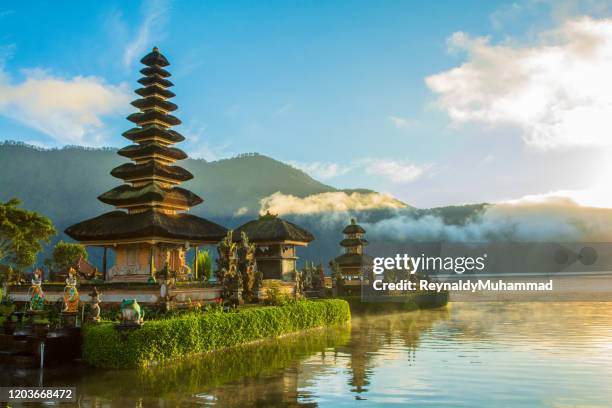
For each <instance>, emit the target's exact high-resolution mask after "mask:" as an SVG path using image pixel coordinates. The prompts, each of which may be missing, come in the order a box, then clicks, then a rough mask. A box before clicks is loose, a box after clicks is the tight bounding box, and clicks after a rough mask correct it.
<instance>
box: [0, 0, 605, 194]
mask: <svg viewBox="0 0 612 408" xmlns="http://www.w3.org/2000/svg"><path fill="white" fill-rule="evenodd" d="M608 15H609V13H608V4H607V3H606V2H596V1H592V2H591V1H590V2H580V3H577V2H569V1H565V2H547V1H537V0H533V1H522V2H499V1H461V2H459V1H447V2H443V1H439V2H416V1H414V2H413V1H376V2H373V1H328V2H312V1H304V2H288V1H284V2H281V1H279V2H274V1H270V2H246V1H217V2H213V1H206V2H201V1H174V2H170V1H154V2H142V3H138V2H135V1H134V2H126V1H115V2H113V1H107V2H70V1H65V2H37V3H36V4H33V3H28V2H4V3H3V4H2V6H1V8H0V57H1V58H2V61H1V63H2V71H0V130H1V133H0V140H1V139H9V140H20V141H25V142H28V143H35V144H39V145H41V146H48V147H55V146H62V145H65V144H84V145H93V146H100V145H103V146H108V145H110V146H124V145H126V144H127V141H126V140H125V139H123V138H122V137H121V136H120V135H121V132H123V131H124V130H126V129H128V128H129V127H130V125H129V122H127V121H126V120H125V116H127V115H128V114H129V113H131V112H132V111H133V108H132V107H131V106H130V105H129V103H128V102H129V101H130V100H131V99H135V98H136V96H135V95H134V94H133V92H132V91H133V89H135V88H136V87H137V83H136V80H137V79H138V78H139V74H138V72H137V71H138V69H140V67H139V63H138V60H139V59H140V57H141V56H142V55H144V54H145V53H146V52H147V51H148V50H149V49H150V48H151V47H152V46H154V45H157V46H159V47H160V49H161V51H162V52H163V53H164V54H165V55H166V56H167V57H168V59H169V60H170V62H171V64H172V65H171V67H170V70H171V72H172V73H173V78H172V80H173V82H174V83H175V84H176V87H175V88H174V91H175V92H176V93H177V98H175V102H176V103H177V104H178V105H179V111H178V112H177V116H179V117H180V118H181V119H182V120H183V125H181V127H180V128H178V129H177V130H179V131H180V132H182V133H183V134H184V135H185V136H186V137H187V138H188V141H187V142H185V143H183V145H182V146H180V147H182V148H183V149H184V150H186V151H187V152H188V153H190V155H191V156H194V157H202V158H206V159H208V160H214V159H219V158H224V157H229V156H233V155H235V154H238V153H243V152H253V151H255V152H259V153H262V154H266V155H269V156H271V157H273V158H276V159H279V160H282V161H285V162H289V163H292V164H293V165H295V166H298V167H301V168H303V169H305V170H306V171H307V172H309V173H310V174H312V175H313V176H314V177H315V178H318V179H320V180H321V181H323V182H326V183H328V184H331V185H334V186H338V187H366V188H372V189H375V190H378V191H382V192H388V193H391V194H393V195H395V196H397V197H399V198H401V199H403V200H405V201H406V202H409V203H411V204H415V205H419V206H431V205H442V204H454V203H465V202H479V201H484V200H487V201H496V200H510V199H515V200H516V199H522V198H524V197H525V196H531V197H534V196H535V197H549V196H554V195H564V194H565V196H568V197H572V198H573V199H576V200H578V201H580V200H581V199H583V201H584V202H585V203H586V204H596V205H602V202H603V205H605V206H607V204H608V201H606V197H612V194H610V195H606V194H608V193H610V191H609V190H606V191H603V192H602V191H601V188H600V187H601V186H600V185H599V184H597V183H596V182H591V181H588V180H591V179H592V177H591V176H592V175H593V174H600V173H602V172H605V171H607V170H606V169H609V166H608V167H606V165H605V163H606V162H607V160H608V158H609V144H608V143H607V142H606V141H603V142H602V140H603V139H602V138H597V137H594V140H587V141H586V142H585V141H580V140H579V141H575V140H574V139H572V137H568V136H567V134H566V133H568V132H570V131H569V130H568V131H565V130H563V129H564V128H563V129H561V127H559V126H556V125H552V124H551V125H550V126H548V127H546V128H544V129H542V127H541V126H539V121H544V122H546V123H549V122H550V123H553V124H558V123H559V118H558V115H559V113H558V109H553V108H551V107H550V106H551V103H549V102H550V101H548V100H545V101H542V103H541V104H540V105H538V106H535V107H528V108H526V109H529V110H531V111H533V112H537V113H538V114H537V115H528V114H527V113H529V112H527V113H525V112H518V110H517V109H515V107H516V106H519V107H520V106H526V104H525V103H524V100H532V99H533V97H534V96H533V95H542V94H543V92H544V91H541V90H539V89H535V90H534V89H533V88H534V86H533V83H536V82H537V83H542V81H534V78H535V79H536V80H537V79H538V78H540V77H538V76H533V77H529V78H528V79H530V80H531V82H530V83H531V84H532V85H530V86H531V88H529V90H527V87H524V88H525V89H524V95H522V96H521V98H523V99H518V98H515V99H511V98H510V97H509V95H511V94H514V92H513V89H518V87H522V86H523V85H522V84H524V83H525V81H523V80H522V79H523V77H524V76H525V75H527V74H525V72H524V71H522V70H523V69H524V66H525V65H527V64H532V63H534V61H536V62H535V63H536V64H540V65H538V68H537V69H539V70H540V71H541V72H539V75H541V77H544V78H546V77H547V75H546V73H547V72H548V71H546V70H547V69H548V70H551V72H552V71H554V72H556V71H558V70H562V69H563V63H562V62H561V61H559V59H558V58H557V59H551V60H550V61H551V62H549V60H543V59H542V58H539V57H538V58H536V57H534V55H535V54H534V53H532V52H531V51H530V50H535V51H534V52H535V53H536V54H537V55H538V56H546V55H550V54H551V52H550V51H551V50H554V49H556V48H555V47H557V48H560V49H561V51H562V55H563V56H565V57H567V56H568V55H569V56H570V57H571V58H574V57H575V58H578V59H581V58H582V54H580V53H575V54H572V52H573V51H572V50H574V49H575V48H576V44H575V41H574V40H573V38H574V37H576V38H578V37H579V36H574V35H573V34H572V33H574V31H572V28H571V27H572V26H571V25H569V26H568V24H570V23H571V22H572V21H582V20H580V19H582V18H585V16H587V17H588V18H589V19H590V20H589V22H588V24H587V23H584V24H583V25H582V26H580V27H579V28H578V29H576V30H578V31H580V30H582V31H580V32H587V31H588V32H591V31H589V30H592V32H593V33H595V34H594V35H598V36H601V38H602V41H607V39H608V32H607V31H606V30H605V28H607V25H609V24H610V22H609V21H608V20H607V17H608ZM568 22H569V23H568ZM598 23H600V24H599V25H598ZM602 27H603V28H602ZM600 28H601V29H600ZM559 32H563V33H569V36H565V37H563V36H559V34H558V33H559ZM551 37H555V38H553V39H550V38H551ZM561 37H562V38H561ZM580 38H581V37H580ZM589 38H590V37H589ZM573 41H574V42H573ZM585 41H586V40H585ZM611 41H612V39H611ZM578 45H580V44H578ZM538 53H539V54H538ZM509 54H512V55H514V54H516V58H514V57H510V59H509V60H510V61H513V60H517V61H524V62H525V64H517V66H516V67H513V66H508V69H506V68H505V65H504V63H503V61H502V62H500V60H503V59H504V58H507V57H508V55H509ZM610 55H611V56H612V54H610ZM605 56H608V54H605ZM602 61H603V62H602ZM605 61H607V59H605V58H603V57H599V58H594V57H592V56H586V57H584V64H583V65H584V66H585V67H586V68H585V67H582V68H581V69H582V71H578V72H576V73H575V75H577V76H578V77H582V76H584V73H585V72H590V71H589V70H590V69H591V68H592V67H595V68H596V69H601V68H602V67H603V65H602V64H603V63H604V62H605ZM466 64H467V65H466ZM551 64H559V65H558V67H556V68H555V67H554V66H552V67H551ZM506 65H508V64H506ZM509 65H512V64H509ZM589 67H590V68H589ZM453 69H455V70H456V69H459V72H457V73H455V74H453ZM513 70H514V71H513ZM610 72H612V71H610ZM513 73H515V74H516V75H513ZM471 74H474V75H477V76H478V77H479V78H485V79H486V78H489V79H490V80H489V81H486V80H483V81H480V82H479V83H478V84H474V83H472V82H470V75H471ZM436 75H438V76H436ZM611 76H612V75H611ZM505 77H507V78H505ZM519 77H520V78H519ZM428 78H429V79H428ZM495 78H499V80H500V81H502V82H503V81H506V80H509V81H513V80H516V81H517V82H516V85H515V88H509V89H510V90H503V91H500V90H499V89H498V88H499V87H500V84H499V83H497V82H496V81H495ZM508 78H509V79H508ZM517 78H519V79H520V80H518V79H517ZM570 79H571V78H570ZM548 86H549V88H547V90H546V91H545V92H544V93H546V94H547V95H549V99H552V97H551V96H550V95H558V94H559V93H563V92H567V91H568V89H565V88H563V89H561V90H559V89H557V87H558V86H559V85H556V84H550V85H548ZM583 88H584V87H583ZM593 88H594V89H595V88H597V86H594V87H593ZM462 89H463V90H464V93H461V91H460V90H462ZM521 89H523V88H521ZM532 91H533V92H535V93H530V92H532ZM597 92H599V91H597V90H594V91H593V93H594V95H591V94H588V95H586V96H584V97H583V98H582V99H581V100H579V101H575V100H571V99H570V100H568V101H567V103H566V104H564V106H569V105H571V106H574V105H576V104H581V103H582V101H584V100H589V101H590V100H592V99H593V100H596V103H595V104H594V105H593V104H587V105H588V106H587V108H588V109H591V111H595V110H597V109H599V110H602V109H604V108H606V107H607V106H608V105H607V104H608V102H610V101H608V100H607V99H606V98H605V97H601V95H599V94H598V93H597ZM3 94H4V96H2V95H3ZM473 95H483V96H482V97H478V98H475V97H474V96H473ZM585 98H586V99H585ZM476 105H478V106H476ZM487 105H488V106H487ZM510 105H511V107H509V108H508V106H510ZM475 106H476V107H475ZM610 106H611V107H612V104H611V105H610ZM493 107H495V108H493ZM574 112H576V110H574V109H572V110H571V111H568V112H565V113H564V112H562V113H561V114H563V115H566V116H564V117H568V118H569V117H573V116H571V115H572V114H573V113H574ZM549 114H550V115H553V116H554V115H557V116H555V118H554V119H551V120H550V121H549V120H548V119H547V118H548V116H547V115H549ZM583 120H585V121H587V122H588V123H593V120H592V118H591V117H590V116H588V115H587V116H586V117H584V118H583ZM567 126H568V127H570V126H572V127H571V129H575V128H576V126H577V125H576V124H575V123H574V121H572V123H569V124H568V125H567ZM577 127H578V128H580V126H577ZM581 140H582V139H581ZM594 185H596V186H595V187H593V186H594ZM595 189H599V190H598V192H597V193H595V192H594V190H595ZM585 197H586V198H585ZM602 197H603V199H602ZM611 200H612V198H611ZM611 205H612V203H611Z"/></svg>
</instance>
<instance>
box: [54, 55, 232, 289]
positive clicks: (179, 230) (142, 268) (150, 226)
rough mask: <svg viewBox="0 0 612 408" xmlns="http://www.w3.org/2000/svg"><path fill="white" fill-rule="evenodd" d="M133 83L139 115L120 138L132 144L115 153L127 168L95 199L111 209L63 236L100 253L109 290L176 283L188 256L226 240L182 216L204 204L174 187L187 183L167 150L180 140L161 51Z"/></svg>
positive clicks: (216, 228)
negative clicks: (110, 259)
mask: <svg viewBox="0 0 612 408" xmlns="http://www.w3.org/2000/svg"><path fill="white" fill-rule="evenodd" d="M141 63H142V64H143V65H144V66H145V67H144V68H143V69H141V70H140V72H141V73H142V74H143V77H142V78H140V79H139V80H138V82H139V83H140V84H141V85H142V87H141V88H139V89H137V90H136V91H135V92H136V94H138V95H139V96H140V98H139V99H136V100H135V101H133V102H132V105H133V106H134V107H136V108H138V109H139V112H137V113H133V114H131V115H129V116H128V117H127V119H128V120H129V121H131V122H133V123H134V124H135V127H133V128H132V129H130V130H128V131H126V132H125V133H123V136H124V137H126V138H127V139H129V140H130V141H132V142H133V144H131V145H129V146H126V147H124V148H123V149H121V150H119V151H118V154H119V155H121V156H123V157H126V158H128V159H130V160H131V162H129V163H125V164H122V165H120V166H119V167H116V168H114V169H113V170H112V171H111V175H113V176H114V177H116V178H118V179H121V180H123V181H124V184H122V185H120V186H118V187H115V188H113V189H112V190H110V191H107V192H106V193H103V194H102V195H100V196H99V197H98V199H99V200H100V201H102V202H103V203H106V204H110V205H113V206H115V207H116V208H117V209H116V210H115V211H111V212H108V213H105V214H102V215H100V216H98V217H95V218H92V219H89V220H85V221H82V222H80V223H78V224H75V225H72V226H70V227H68V228H67V229H66V231H65V232H66V234H68V235H69V236H70V237H72V238H74V239H75V240H77V241H79V242H81V243H82V244H84V245H87V246H97V247H102V248H104V258H103V271H102V272H103V274H104V277H105V279H106V280H107V281H111V282H151V281H155V280H156V273H157V271H160V270H163V271H164V273H166V272H172V275H173V276H175V277H176V279H177V280H186V279H188V278H189V277H190V276H191V271H190V268H189V266H188V265H187V264H186V262H185V253H186V251H187V250H189V249H190V248H196V251H197V247H198V246H200V245H210V244H216V243H218V242H219V241H220V240H221V239H223V237H224V236H225V235H226V232H227V231H226V229H225V228H224V227H222V226H221V225H218V224H215V223H214V222H212V221H209V220H206V219H204V218H200V217H197V216H195V215H191V214H188V213H187V212H186V211H188V210H189V209H190V208H191V207H193V206H195V205H198V204H200V203H201V202H202V199H201V198H200V197H198V196H197V195H196V194H194V193H192V192H191V191H189V190H186V189H184V188H181V187H179V185H180V184H181V183H182V182H184V181H187V180H190V179H192V178H193V175H192V174H191V173H190V172H189V171H187V170H185V169H184V168H182V167H180V166H177V165H175V163H176V162H177V161H179V160H183V159H185V158H187V155H186V154H185V153H184V152H183V151H182V150H180V149H177V148H175V147H173V146H172V145H174V144H175V143H178V142H181V141H183V140H184V139H185V138H184V137H183V136H182V135H180V134H179V133H178V132H176V131H174V130H172V129H171V127H172V126H176V125H179V124H180V123H181V121H180V120H179V119H178V118H177V117H175V116H173V115H172V114H171V113H172V112H174V111H175V110H176V109H177V105H176V104H174V103H172V102H171V101H170V99H171V98H173V97H174V96H175V94H174V93H173V92H172V91H170V90H169V89H168V88H170V87H172V86H173V83H172V82H170V80H169V79H168V78H169V77H170V72H168V71H167V70H166V69H165V67H167V66H168V65H170V64H169V62H168V60H167V59H166V57H165V56H163V55H162V54H161V53H160V52H159V49H158V48H157V47H156V48H153V51H152V52H150V53H149V54H147V55H146V56H145V57H144V58H143V59H142V60H141ZM108 249H111V250H112V251H114V255H115V257H114V261H115V262H114V265H113V266H112V267H110V268H107V250H108Z"/></svg>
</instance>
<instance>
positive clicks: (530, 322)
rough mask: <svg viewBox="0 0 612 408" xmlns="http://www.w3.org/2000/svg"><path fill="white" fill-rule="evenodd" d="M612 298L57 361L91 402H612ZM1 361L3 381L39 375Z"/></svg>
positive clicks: (470, 308) (467, 306) (57, 380)
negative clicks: (83, 364)
mask: <svg viewBox="0 0 612 408" xmlns="http://www.w3.org/2000/svg"><path fill="white" fill-rule="evenodd" d="M611 316H612V303H516V304H511V303H505V304H504V303H495V304H493V303H492V304H485V303H453V304H451V305H450V306H449V307H448V309H442V310H430V311H420V312H413V313H404V314H396V315H392V316H369V317H361V318H360V317H357V318H354V319H353V322H352V326H351V328H350V329H349V328H348V327H339V328H328V329H320V330H313V331H309V332H306V333H303V334H299V335H292V336H285V337H282V338H279V339H274V340H268V341H263V342H259V343H256V344H253V345H250V346H247V347H243V348H234V349H228V350H223V351H222V352H219V353H211V354H208V355H204V356H201V357H197V358H190V359H186V360H184V361H182V362H175V363H172V364H170V365H168V366H161V367H155V368H152V369H150V370H147V371H144V372H139V371H135V370H124V371H104V370H90V369H83V368H80V369H76V370H73V369H69V370H66V369H62V370H55V371H54V370H48V371H47V372H46V373H45V377H44V378H45V382H44V385H47V386H66V385H67V384H70V385H74V386H76V387H77V392H78V394H79V395H80V396H81V406H83V407H91V406H104V407H113V408H114V407H122V408H123V407H139V406H145V407H146V406H158V407H159V406H168V407H169V406H173V407H174V406H186V407H189V406H211V405H213V406H220V407H240V408H244V407H250V406H260V407H286V406H289V407H297V406H307V407H316V406H319V407H338V406H346V407H354V406H364V407H365V406H368V407H370V406H398V407H399V406H401V407H403V406H418V407H423V406H429V407H492V406H494V407H575V406H580V407H585V406H589V407H608V406H610V403H609V401H610V400H612V381H610V376H611V374H612V355H611V354H610V351H611V349H612V319H611V318H610V317H611ZM22 374H23V373H17V374H15V373H12V372H8V371H7V372H0V380H1V382H0V383H2V384H15V385H38V384H37V382H38V378H39V377H38V375H37V373H33V375H31V376H28V375H22Z"/></svg>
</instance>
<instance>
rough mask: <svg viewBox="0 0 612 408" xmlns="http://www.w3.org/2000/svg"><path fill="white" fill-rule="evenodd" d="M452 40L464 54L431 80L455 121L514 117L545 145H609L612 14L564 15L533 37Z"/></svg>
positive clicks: (534, 141)
mask: <svg viewBox="0 0 612 408" xmlns="http://www.w3.org/2000/svg"><path fill="white" fill-rule="evenodd" d="M448 43H449V48H450V49H453V50H461V51H465V52H466V53H467V61H466V62H465V63H463V64H462V65H460V66H458V67H455V68H453V69H450V70H448V71H445V72H442V73H439V74H436V75H432V76H429V77H428V78H426V83H427V85H428V86H429V88H430V89H431V90H432V91H433V92H435V93H436V94H437V105H438V106H439V107H440V108H442V109H443V110H445V111H446V112H447V113H448V115H449V116H450V118H451V119H452V121H453V122H454V123H455V124H461V123H467V122H475V123H482V124H486V125H493V126H497V125H508V124H509V125H514V126H517V127H519V128H520V129H521V130H522V137H523V139H524V141H525V142H526V143H527V144H528V145H529V146H532V147H536V148H540V149H553V148H560V147H575V146H605V145H612V137H610V133H609V126H610V112H612V76H611V74H610V73H611V72H612V20H609V19H593V18H589V17H582V18H576V19H571V20H566V21H565V22H564V23H563V24H562V25H561V26H560V27H559V28H557V29H555V30H551V31H547V32H543V33H541V34H540V35H539V36H538V38H537V41H536V43H534V44H532V45H523V46H518V45H510V44H508V43H504V44H492V43H491V41H490V39H489V38H486V37H477V38H472V37H470V36H469V35H467V34H465V33H462V32H457V33H454V34H453V35H452V36H451V37H450V38H449V40H448Z"/></svg>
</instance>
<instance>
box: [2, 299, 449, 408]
mask: <svg viewBox="0 0 612 408" xmlns="http://www.w3.org/2000/svg"><path fill="white" fill-rule="evenodd" d="M447 318H448V312H447V311H446V310H435V311H423V312H413V313H399V314H395V315H384V316H370V317H359V316H355V317H354V319H353V322H352V325H351V327H348V326H340V327H329V328H326V329H321V330H314V331H309V332H305V333H302V334H297V335H291V336H287V337H284V338H279V339H271V340H266V341H263V342H260V343H257V344H252V345H248V346H243V347H236V348H231V349H227V350H224V351H223V352H219V353H210V354H207V355H203V356H200V357H193V358H190V359H189V360H183V361H178V362H173V363H172V364H168V365H162V366H157V367H152V368H150V369H148V370H145V371H136V370H126V371H119V372H118V371H108V372H106V371H95V370H90V369H88V368H78V369H72V370H71V371H69V372H66V371H56V372H55V374H53V373H54V372H53V371H48V372H47V373H46V374H45V378H44V385H45V386H62V384H63V385H65V384H66V383H70V384H74V385H75V386H76V387H77V388H78V390H79V393H80V395H81V396H82V399H81V401H82V406H104V407H109V408H112V407H122V408H123V407H138V406H158V407H174V406H193V405H207V404H209V405H214V406H221V407H245V406H260V407H297V406H300V407H315V406H318V401H319V400H321V398H325V396H323V397H322V396H321V394H320V389H321V388H322V387H324V386H327V385H328V382H329V379H330V378H333V379H334V381H336V380H337V381H338V385H344V389H346V385H348V390H347V391H346V392H348V394H349V395H350V396H351V397H352V398H355V399H364V400H367V399H368V398H369V393H370V392H371V381H372V378H373V376H375V375H376V370H377V369H378V368H379V367H380V366H383V365H384V364H385V363H386V362H388V360H394V359H396V360H401V362H402V365H404V364H405V365H406V366H409V365H412V364H413V363H414V362H415V358H416V354H417V351H418V347H419V343H420V342H421V341H422V336H423V334H424V333H427V332H428V331H430V330H431V328H432V326H433V324H434V323H435V322H437V321H440V320H445V319H447ZM33 376H35V377H36V378H22V379H17V378H16V377H11V376H10V373H8V372H7V373H0V381H3V382H2V383H3V384H7V385H13V384H14V385H22V386H26V385H27V386H33V385H37V384H38V381H39V379H38V376H37V375H35V373H34V374H33ZM334 392H335V391H334ZM328 396H329V395H328Z"/></svg>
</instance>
